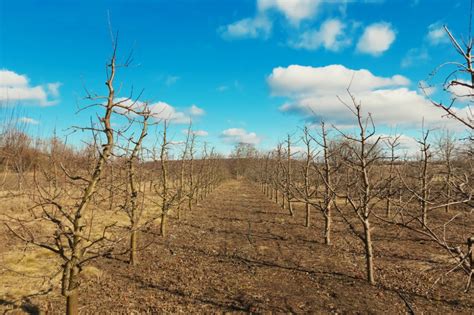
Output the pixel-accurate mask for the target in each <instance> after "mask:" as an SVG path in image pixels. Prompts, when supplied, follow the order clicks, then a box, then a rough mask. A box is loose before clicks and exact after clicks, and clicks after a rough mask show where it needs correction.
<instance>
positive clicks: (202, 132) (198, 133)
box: [181, 129, 209, 137]
mask: <svg viewBox="0 0 474 315" xmlns="http://www.w3.org/2000/svg"><path fill="white" fill-rule="evenodd" d="M181 132H182V133H183V134H185V135H187V134H188V129H183V130H181ZM191 132H192V134H194V135H196V136H198V137H207V136H208V135H209V132H207V131H205V130H192V131H191Z"/></svg>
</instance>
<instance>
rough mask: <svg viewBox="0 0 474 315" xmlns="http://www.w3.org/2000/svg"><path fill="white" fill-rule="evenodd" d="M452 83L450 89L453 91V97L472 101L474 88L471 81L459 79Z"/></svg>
mask: <svg viewBox="0 0 474 315" xmlns="http://www.w3.org/2000/svg"><path fill="white" fill-rule="evenodd" d="M455 82H458V83H455ZM450 83H451V85H449V87H448V91H449V92H450V93H451V95H452V97H455V98H457V99H460V100H462V101H472V99H473V96H474V89H473V88H472V87H471V82H469V81H466V80H460V79H457V80H455V81H454V80H453V81H450Z"/></svg>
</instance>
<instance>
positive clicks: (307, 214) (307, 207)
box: [304, 202, 311, 227]
mask: <svg viewBox="0 0 474 315" xmlns="http://www.w3.org/2000/svg"><path fill="white" fill-rule="evenodd" d="M305 207H306V222H305V225H304V226H306V227H309V226H310V225H311V222H310V220H311V218H310V215H311V213H310V206H309V203H308V202H307V203H306V204H305Z"/></svg>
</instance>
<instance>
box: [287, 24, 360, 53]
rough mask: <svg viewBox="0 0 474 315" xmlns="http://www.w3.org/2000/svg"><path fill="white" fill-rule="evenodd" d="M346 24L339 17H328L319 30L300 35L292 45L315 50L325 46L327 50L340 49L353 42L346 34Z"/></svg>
mask: <svg viewBox="0 0 474 315" xmlns="http://www.w3.org/2000/svg"><path fill="white" fill-rule="evenodd" d="M345 28H346V25H345V24H344V23H342V22H341V21H340V20H338V19H328V20H326V21H324V23H322V24H321V27H320V28H319V30H311V31H306V32H304V33H303V34H301V35H300V37H299V39H298V41H297V42H295V43H291V46H293V47H295V48H304V49H308V50H315V49H318V48H320V47H324V48H325V49H327V50H331V51H339V50H340V49H341V48H344V47H346V46H348V45H349V44H350V43H351V40H350V38H348V37H347V36H345V34H344V29H345Z"/></svg>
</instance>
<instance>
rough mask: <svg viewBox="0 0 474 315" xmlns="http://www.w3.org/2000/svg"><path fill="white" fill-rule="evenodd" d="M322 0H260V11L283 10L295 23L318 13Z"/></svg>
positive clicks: (258, 3)
mask: <svg viewBox="0 0 474 315" xmlns="http://www.w3.org/2000/svg"><path fill="white" fill-rule="evenodd" d="M321 2H322V1H321V0H258V1H257V7H258V9H259V11H261V12H264V11H267V10H270V9H275V10H277V11H279V12H281V13H282V14H283V15H285V17H286V18H287V19H288V20H289V21H290V22H291V23H293V24H295V25H297V24H298V23H299V22H300V21H302V20H304V19H309V18H312V17H314V16H315V15H316V13H317V9H318V7H319V5H320V4H321Z"/></svg>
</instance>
